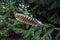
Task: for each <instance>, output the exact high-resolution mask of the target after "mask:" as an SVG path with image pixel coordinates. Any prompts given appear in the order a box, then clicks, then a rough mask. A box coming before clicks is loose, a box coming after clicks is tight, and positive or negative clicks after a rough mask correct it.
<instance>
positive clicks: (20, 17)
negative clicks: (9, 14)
mask: <svg viewBox="0 0 60 40" xmlns="http://www.w3.org/2000/svg"><path fill="white" fill-rule="evenodd" d="M15 18H16V19H17V20H19V21H21V22H24V23H26V24H29V25H33V26H40V25H42V22H41V21H38V20H37V19H35V18H31V17H29V16H27V15H24V14H21V13H16V14H15Z"/></svg>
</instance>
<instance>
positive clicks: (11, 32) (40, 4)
mask: <svg viewBox="0 0 60 40" xmlns="http://www.w3.org/2000/svg"><path fill="white" fill-rule="evenodd" d="M24 1H25V5H29V7H27V8H22V7H20V6H19V3H18V2H17V0H16V1H15V2H12V1H11V0H0V40H2V39H3V38H4V39H3V40H9V39H7V38H8V37H10V36H11V37H12V39H11V40H14V38H15V40H59V39H58V38H59V36H60V28H59V27H60V25H59V24H60V14H59V12H60V0H24ZM18 12H20V13H22V14H25V15H28V16H30V17H32V18H36V19H38V20H40V21H41V22H43V24H44V25H41V26H32V25H28V24H25V23H22V22H20V21H18V20H16V18H15V16H14V15H15V14H16V13H18ZM54 30H57V31H58V33H57V35H56V37H55V36H54V38H53V36H52V32H53V31H54ZM15 35H16V36H17V35H18V37H19V38H18V37H16V36H15Z"/></svg>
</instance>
